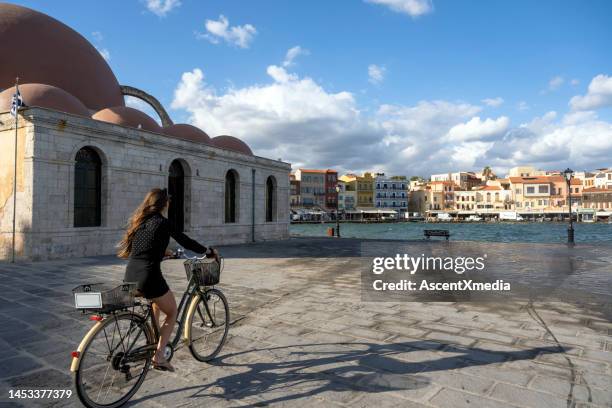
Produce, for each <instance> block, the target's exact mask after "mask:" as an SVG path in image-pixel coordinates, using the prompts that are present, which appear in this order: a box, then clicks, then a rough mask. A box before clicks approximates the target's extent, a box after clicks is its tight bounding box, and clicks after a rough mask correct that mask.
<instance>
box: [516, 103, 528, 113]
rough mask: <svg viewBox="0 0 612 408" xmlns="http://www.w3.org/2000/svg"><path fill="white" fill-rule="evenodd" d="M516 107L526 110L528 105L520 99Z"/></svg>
mask: <svg viewBox="0 0 612 408" xmlns="http://www.w3.org/2000/svg"><path fill="white" fill-rule="evenodd" d="M516 109H518V110H520V111H526V110H527V109H529V105H527V102H525V101H520V102H519V103H518V104H517V105H516Z"/></svg>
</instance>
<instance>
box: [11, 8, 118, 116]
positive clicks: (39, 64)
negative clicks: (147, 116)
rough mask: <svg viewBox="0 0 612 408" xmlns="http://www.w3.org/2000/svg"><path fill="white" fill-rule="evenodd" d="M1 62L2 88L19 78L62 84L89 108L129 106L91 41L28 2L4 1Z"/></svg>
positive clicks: (26, 81) (33, 81) (26, 80)
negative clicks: (13, 2) (14, 2)
mask: <svg viewBox="0 0 612 408" xmlns="http://www.w3.org/2000/svg"><path fill="white" fill-rule="evenodd" d="M0 67H1V69H0V89H7V88H10V87H11V86H13V84H14V83H15V77H19V78H20V80H21V82H24V83H39V84H49V85H53V86H56V87H58V88H61V89H63V90H65V91H66V92H69V93H70V94H72V95H74V96H75V97H76V98H78V99H79V100H80V101H81V102H82V103H83V104H84V105H85V106H87V108H88V109H92V110H100V109H103V108H106V107H109V106H124V105H125V103H124V101H123V95H122V94H121V88H120V87H119V83H118V82H117V79H116V78H115V75H114V74H113V71H111V69H110V67H109V66H108V64H107V63H106V61H105V60H104V58H103V57H102V55H100V53H99V52H98V50H96V48H95V47H94V46H93V45H91V43H90V42H89V41H87V40H86V39H85V38H83V37H82V36H81V35H80V34H79V33H77V32H76V31H74V30H73V29H72V28H70V27H68V26H67V25H65V24H63V23H61V22H59V21H57V20H56V19H54V18H52V17H49V16H48V15H46V14H43V13H39V12H38V11H34V10H31V9H29V8H26V7H21V6H16V5H13V4H6V3H0ZM26 102H27V101H26Z"/></svg>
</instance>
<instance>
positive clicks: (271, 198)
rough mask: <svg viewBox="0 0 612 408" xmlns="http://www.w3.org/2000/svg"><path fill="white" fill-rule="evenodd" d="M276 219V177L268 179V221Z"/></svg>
mask: <svg viewBox="0 0 612 408" xmlns="http://www.w3.org/2000/svg"><path fill="white" fill-rule="evenodd" d="M272 221H276V179H275V178H274V177H272V176H270V177H268V179H267V180H266V222H272Z"/></svg>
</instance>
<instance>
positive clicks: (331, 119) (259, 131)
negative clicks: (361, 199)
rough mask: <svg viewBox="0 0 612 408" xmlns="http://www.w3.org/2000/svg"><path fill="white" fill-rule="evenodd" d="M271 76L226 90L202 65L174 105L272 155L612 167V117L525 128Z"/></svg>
mask: <svg viewBox="0 0 612 408" xmlns="http://www.w3.org/2000/svg"><path fill="white" fill-rule="evenodd" d="M267 72H268V75H269V80H268V81H266V82H264V83H259V84H256V85H252V86H246V87H242V88H237V87H231V88H229V89H227V90H224V91H217V90H216V89H215V88H213V87H212V86H210V85H209V84H207V83H206V81H205V77H204V73H203V71H202V70H200V69H197V68H196V69H194V70H192V71H189V72H185V73H184V74H183V75H182V77H181V80H180V82H179V83H178V84H177V87H176V89H175V94H174V100H173V102H172V108H173V109H177V110H181V111H183V112H186V113H187V114H188V116H189V122H191V123H193V124H194V125H196V126H199V127H201V128H202V129H203V130H204V131H206V132H207V133H208V134H210V135H211V136H215V135H219V134H231V135H234V136H237V137H240V138H242V139H243V140H245V141H246V142H247V143H248V144H249V145H250V146H251V148H252V149H253V151H254V152H255V153H256V154H258V155H261V156H264V157H271V158H277V157H282V158H283V159H284V160H287V161H289V162H291V163H292V165H293V167H294V168H297V167H312V168H318V167H324V168H327V167H331V168H335V169H337V170H338V171H340V172H347V171H354V172H361V171H367V170H372V169H376V170H380V171H385V172H387V173H390V174H403V175H429V174H432V173H442V172H447V171H451V170H455V171H456V170H479V169H482V168H483V167H484V166H485V165H490V166H492V167H493V168H494V169H495V171H496V172H498V173H503V171H504V169H507V168H509V167H513V166H516V165H522V164H533V165H535V166H537V167H541V168H546V169H552V168H560V167H563V168H565V167H567V166H569V167H576V168H595V167H603V166H609V164H610V163H609V158H610V157H612V124H610V123H607V122H605V121H602V120H600V119H598V118H597V117H596V116H595V115H591V114H581V115H578V114H575V115H574V114H572V115H570V114H568V115H565V116H562V117H561V118H558V116H557V113H556V112H554V111H551V112H548V113H546V114H545V115H543V116H542V117H537V118H534V119H533V120H531V121H530V122H527V123H524V124H522V125H520V126H518V127H514V128H513V127H510V119H509V118H508V117H505V116H501V117H497V118H482V117H481V116H478V115H479V113H480V112H481V111H482V108H481V107H479V106H476V105H473V104H470V103H467V102H461V101H458V102H452V101H442V100H434V101H420V102H418V103H415V104H411V105H390V104H382V105H380V106H379V108H378V109H377V110H376V111H364V110H361V109H360V108H359V106H358V104H357V101H356V99H355V97H354V95H353V93H351V92H346V91H341V92H331V91H329V90H327V89H325V88H324V87H323V86H322V85H320V84H319V83H317V82H315V81H314V80H313V79H311V78H309V77H306V76H304V77H302V76H299V75H297V74H295V73H293V72H289V71H288V70H287V69H286V68H285V67H282V66H280V64H279V65H270V66H269V67H268V68H267Z"/></svg>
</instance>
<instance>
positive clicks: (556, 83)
mask: <svg viewBox="0 0 612 408" xmlns="http://www.w3.org/2000/svg"><path fill="white" fill-rule="evenodd" d="M564 82H565V79H563V77H562V76H559V75H557V76H556V77H553V78H551V79H550V81H548V90H549V91H556V90H557V89H559V88H560V87H561V85H563V83H564Z"/></svg>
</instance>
